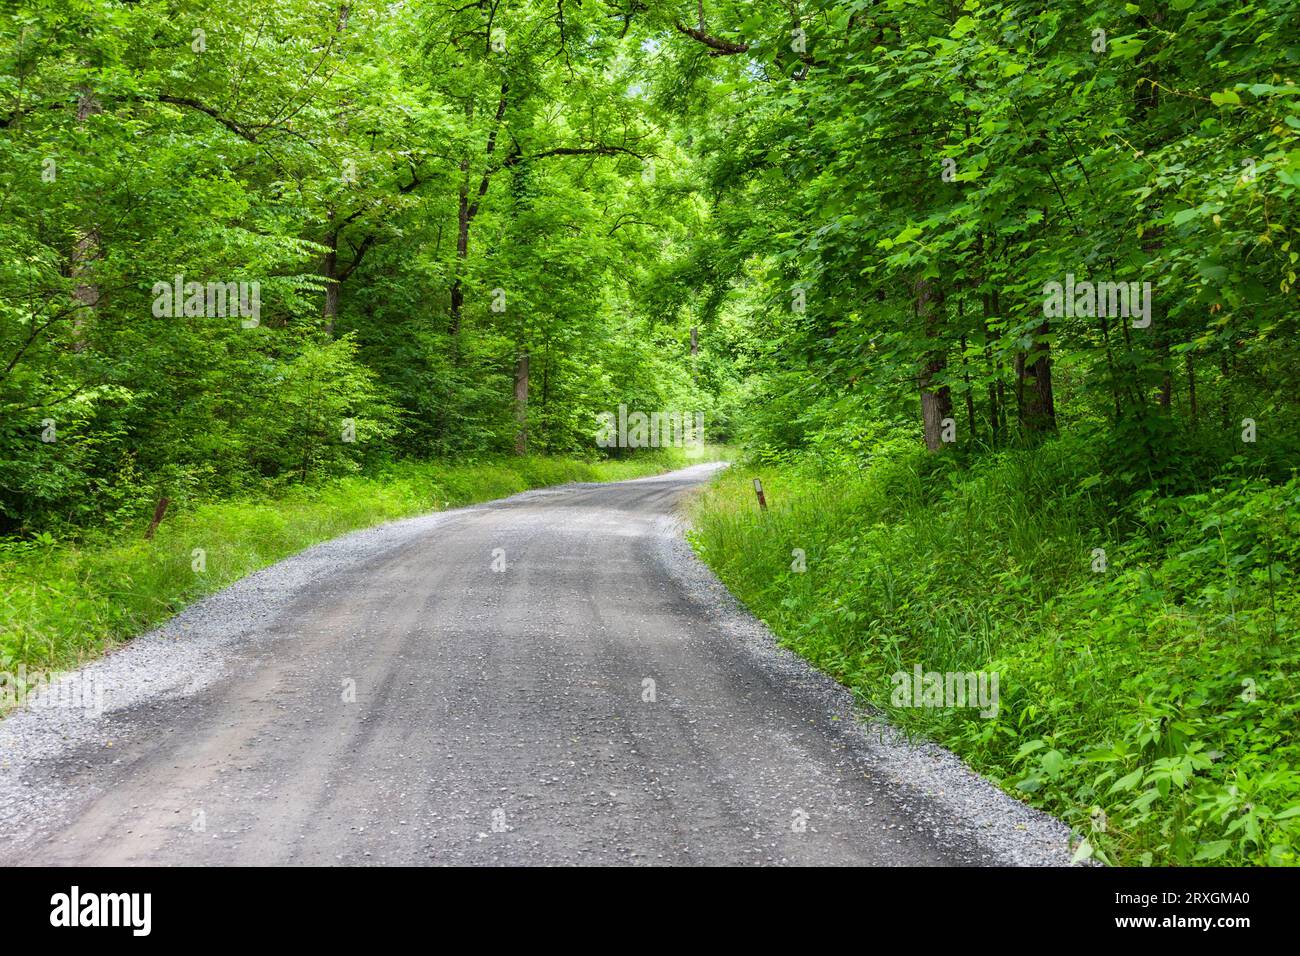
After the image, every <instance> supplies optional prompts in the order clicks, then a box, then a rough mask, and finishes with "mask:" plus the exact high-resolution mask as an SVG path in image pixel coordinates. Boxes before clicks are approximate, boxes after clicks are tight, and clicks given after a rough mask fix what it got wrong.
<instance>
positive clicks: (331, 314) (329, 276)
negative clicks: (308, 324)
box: [321, 232, 340, 336]
mask: <svg viewBox="0 0 1300 956" xmlns="http://www.w3.org/2000/svg"><path fill="white" fill-rule="evenodd" d="M325 245H326V248H327V250H328V251H327V252H326V253H325V261H324V263H323V264H322V265H321V276H322V278H324V279H325V313H324V316H323V318H324V320H325V334H326V335H331V336H332V335H333V334H334V323H335V322H336V321H337V320H338V317H339V285H340V280H339V262H338V259H339V234H338V233H337V232H332V233H330V234H329V235H328V236H326V237H325Z"/></svg>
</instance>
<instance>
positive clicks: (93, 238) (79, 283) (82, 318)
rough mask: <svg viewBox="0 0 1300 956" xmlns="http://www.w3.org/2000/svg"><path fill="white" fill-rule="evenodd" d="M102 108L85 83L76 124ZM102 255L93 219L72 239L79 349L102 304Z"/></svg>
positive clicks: (74, 327) (74, 322) (74, 326)
mask: <svg viewBox="0 0 1300 956" xmlns="http://www.w3.org/2000/svg"><path fill="white" fill-rule="evenodd" d="M103 111H104V108H103V106H101V105H100V102H99V99H98V98H97V97H96V96H95V92H94V90H92V89H91V88H90V87H89V86H82V87H81V89H80V90H79V91H78V95H77V125H78V126H84V125H85V123H86V120H88V119H89V118H90V117H91V116H94V115H95V114H96V113H102V112H103ZM100 255H101V249H100V235H99V227H98V226H97V225H96V224H94V223H90V224H87V225H86V226H84V227H83V228H82V229H80V230H79V231H78V233H77V238H76V239H75V240H74V241H73V245H72V260H71V262H70V263H69V269H68V274H69V275H71V276H72V280H73V282H74V286H73V293H72V294H73V296H74V297H75V298H76V300H77V301H78V302H79V303H80V304H81V307H80V308H78V309H77V311H76V312H75V313H74V314H73V319H72V348H73V351H76V352H80V351H81V350H82V349H84V348H85V347H86V339H85V326H86V323H87V322H88V321H89V319H90V316H91V315H92V314H93V313H94V311H95V308H96V307H97V306H98V305H99V285H98V283H96V282H95V280H94V277H93V272H94V266H93V265H92V263H93V262H94V261H95V260H96V259H98V258H99V257H100Z"/></svg>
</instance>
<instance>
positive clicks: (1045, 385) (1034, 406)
mask: <svg viewBox="0 0 1300 956" xmlns="http://www.w3.org/2000/svg"><path fill="white" fill-rule="evenodd" d="M1050 332H1051V324H1050V323H1049V322H1048V321H1047V319H1043V321H1042V324H1041V325H1039V326H1038V328H1036V329H1034V332H1033V345H1032V346H1031V349H1030V351H1029V352H1024V351H1020V352H1017V353H1016V399H1017V402H1018V403H1019V407H1020V427H1021V428H1023V429H1024V430H1025V431H1026V432H1028V433H1029V434H1031V435H1041V434H1044V433H1046V432H1052V431H1056V397H1055V395H1054V394H1053V393H1052V348H1051V345H1049V344H1048V341H1047V336H1048V334H1050ZM1031 354H1032V355H1033V356H1034V360H1033V361H1032V362H1031V361H1029V356H1030V355H1031Z"/></svg>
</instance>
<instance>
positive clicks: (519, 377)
mask: <svg viewBox="0 0 1300 956" xmlns="http://www.w3.org/2000/svg"><path fill="white" fill-rule="evenodd" d="M515 422H516V423H517V425H518V431H516V432H515V454H516V455H526V454H528V350H527V349H525V350H524V351H522V352H520V353H519V358H518V359H516V360H515Z"/></svg>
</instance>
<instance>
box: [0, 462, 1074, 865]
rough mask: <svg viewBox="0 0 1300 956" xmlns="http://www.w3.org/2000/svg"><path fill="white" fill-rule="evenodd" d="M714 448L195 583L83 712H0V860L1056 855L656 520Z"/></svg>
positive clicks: (757, 860) (95, 668)
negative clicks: (766, 620)
mask: <svg viewBox="0 0 1300 956" xmlns="http://www.w3.org/2000/svg"><path fill="white" fill-rule="evenodd" d="M714 467H715V466H709V465H704V466H696V467H694V468H689V469H685V470H683V471H678V472H674V473H672V474H669V475H664V476H660V477H656V478H647V479H638V480H635V481H626V482H619V483H614V484H600V485H591V484H579V485H566V486H563V487H558V488H552V489H543V490H539V491H534V492H528V493H525V494H522V495H517V496H515V497H513V498H509V499H505V500H502V501H497V502H491V503H489V504H485V505H479V506H475V507H471V508H464V509H459V510H456V511H449V512H444V513H440V514H435V515H429V516H425V517H421V518H415V519H410V520H407V521H401V522H394V523H392V524H389V525H385V526H381V527H379V528H373V529H369V530H367V531H363V532H358V533H356V534H353V535H348V536H346V537H344V538H340V539H337V540H335V541H331V542H327V543H326V544H323V545H319V546H317V547H315V548H312V549H309V550H308V551H305V552H303V553H302V554H299V555H297V556H295V557H293V558H290V559H288V560H286V561H283V562H281V563H279V564H277V565H275V566H273V567H271V568H267V569H266V570H264V571H261V572H259V573H257V574H255V575H252V576H250V577H248V578H246V579H244V580H243V581H240V582H239V583H237V584H236V585H234V586H233V587H231V588H228V589H226V590H225V591H223V592H221V593H220V594H217V595H214V596H213V597H211V598H209V599H207V600H205V601H203V602H201V603H199V604H197V605H195V606H193V607H191V608H190V609H188V610H186V611H185V612H183V613H182V614H180V615H178V616H177V617H176V618H175V619H173V620H172V621H171V622H170V623H169V624H168V625H166V626H165V627H163V628H161V629H159V630H158V631H155V632H152V633H151V634H149V635H146V636H144V637H141V638H139V639H137V640H136V641H133V642H131V643H130V644H129V645H127V646H126V647H125V648H123V649H122V650H119V651H118V652H116V653H114V654H111V655H109V656H108V657H107V658H105V659H104V660H102V661H99V662H96V663H94V664H92V665H89V666H88V667H86V668H84V669H83V670H82V671H81V672H79V675H77V676H79V677H80V679H81V680H82V681H83V683H84V684H90V683H94V684H95V685H96V686H97V687H98V688H100V689H101V691H102V692H103V694H104V701H105V704H106V707H105V709H104V711H103V713H102V714H94V713H91V712H84V711H81V710H77V711H73V710H71V709H70V708H66V707H65V708H38V707H32V708H28V709H27V710H25V711H22V712H18V713H15V714H14V715H12V716H11V717H10V718H8V719H7V720H5V721H3V722H0V864H6V865H13V864H47V865H48V864H93V865H110V864H127V865H136V864H140V865H169V864H209V865H211V864H216V865H220V864H253V865H259V864H311V865H320V864H326V865H338V864H345V865H358V864H360V865H364V864H376V865H377V864H781V863H786V864H872V865H947V864H1020V863H1029V864H1042V863H1062V862H1066V861H1067V860H1068V850H1067V847H1066V843H1067V834H1066V831H1065V830H1064V828H1063V827H1062V826H1061V825H1060V824H1059V823H1058V822H1056V821H1054V820H1052V819H1051V818H1048V817H1046V816H1044V815H1042V814H1039V813H1037V812H1035V811H1032V810H1029V809H1028V808H1026V807H1025V806H1023V805H1022V804H1020V803H1018V802H1016V801H1014V800H1012V799H1010V798H1009V797H1006V796H1005V795H1003V794H1002V793H1000V792H999V791H997V790H996V789H995V788H993V787H992V786H991V785H989V784H988V783H987V782H985V781H983V780H982V779H980V778H979V777H976V776H975V775H974V774H971V773H970V772H969V771H967V770H966V769H965V768H964V767H963V766H962V765H961V764H960V762H959V761H957V760H956V759H955V758H953V757H952V756H951V755H949V754H947V753H946V752H944V751H942V750H939V749H938V748H934V747H929V746H925V747H912V746H909V745H908V744H907V743H906V742H904V741H901V740H899V739H898V738H897V735H895V734H893V733H892V732H891V731H889V730H888V729H887V728H878V727H877V728H874V729H872V728H866V727H864V725H863V724H861V722H860V721H858V720H855V719H854V716H853V713H852V708H851V702H850V700H849V698H848V695H847V693H846V692H844V691H843V690H842V689H841V688H839V687H838V686H837V685H835V684H834V683H833V682H831V681H829V680H828V679H827V678H825V677H823V676H821V675H819V674H817V673H815V672H814V671H812V670H811V669H810V668H808V667H807V666H806V665H805V664H803V663H802V662H801V661H799V660H797V659H796V658H794V657H793V656H792V655H790V654H789V653H788V652H785V651H783V650H780V649H778V648H777V647H776V646H775V644H774V642H773V641H772V639H771V637H770V635H768V634H767V632H766V630H765V629H764V628H763V627H762V626H761V625H760V624H758V623H757V622H756V621H754V620H753V619H752V618H750V617H749V616H748V615H746V614H745V613H744V612H743V611H742V610H741V609H739V608H738V607H736V605H735V603H734V602H733V601H731V600H730V598H729V596H728V595H727V594H726V592H725V590H724V589H723V588H722V587H721V586H720V585H719V584H718V583H717V581H716V579H714V578H713V577H712V575H711V574H710V573H709V572H708V570H707V569H706V568H704V567H703V566H702V565H700V564H699V562H698V561H696V560H695V559H694V557H693V556H692V555H691V554H690V553H689V549H688V548H687V547H686V545H685V544H684V542H683V541H682V536H681V526H680V524H679V523H678V522H677V521H676V519H675V518H674V517H673V512H674V509H675V506H676V505H677V503H678V502H679V499H680V498H681V496H682V495H683V493H685V492H686V491H688V490H689V489H690V488H691V487H692V486H695V485H698V484H699V483H700V482H702V481H704V480H706V479H707V478H708V476H709V475H710V474H711V473H712V471H713V468H714ZM198 544H200V543H196V546H198ZM210 560H211V558H210ZM650 681H653V684H650V683H648V682H650Z"/></svg>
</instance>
